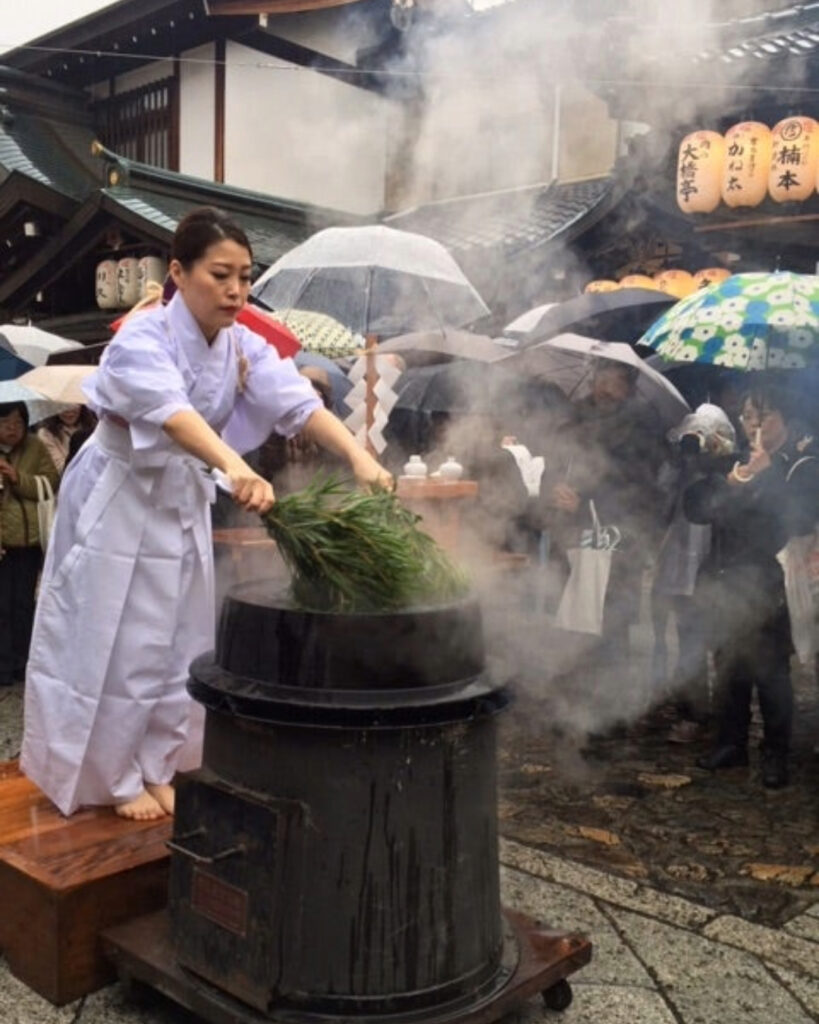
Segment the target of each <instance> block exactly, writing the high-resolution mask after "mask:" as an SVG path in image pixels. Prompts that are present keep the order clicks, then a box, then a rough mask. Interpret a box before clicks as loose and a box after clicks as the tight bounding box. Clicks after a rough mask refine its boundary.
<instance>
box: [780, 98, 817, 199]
mask: <svg viewBox="0 0 819 1024" xmlns="http://www.w3.org/2000/svg"><path fill="white" fill-rule="evenodd" d="M771 140H772V146H773V153H772V155H771V169H770V175H769V177H768V192H769V194H770V197H771V199H773V200H774V201H775V202H777V203H792V202H802V201H803V200H805V199H809V198H810V197H811V195H813V191H814V189H815V188H816V173H817V166H819V124H817V122H816V121H814V119H813V118H812V117H786V118H785V119H784V120H783V121H780V122H779V123H778V124H777V125H775V126H774V129H773V131H772V132H771Z"/></svg>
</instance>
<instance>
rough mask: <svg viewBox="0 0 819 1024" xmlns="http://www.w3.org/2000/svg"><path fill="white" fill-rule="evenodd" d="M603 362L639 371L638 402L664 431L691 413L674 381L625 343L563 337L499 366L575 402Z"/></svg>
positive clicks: (569, 335)
mask: <svg viewBox="0 0 819 1024" xmlns="http://www.w3.org/2000/svg"><path fill="white" fill-rule="evenodd" d="M600 359H606V360H611V361H613V362H617V363H625V364H626V365H627V366H631V367H634V369H636V370H637V384H636V394H637V399H638V400H639V401H641V402H643V403H645V404H647V405H649V406H651V407H652V408H653V409H654V410H655V412H656V413H657V415H658V417H659V419H660V420H661V422H662V423H663V424H664V426H665V427H667V428H668V427H672V426H673V425H674V424H675V423H678V422H679V421H680V420H681V419H682V417H683V416H685V415H686V413H688V412H690V411H691V409H690V408H689V405H688V403H687V402H686V400H685V399H684V398H683V396H682V395H681V394H680V393H679V391H678V390H677V389H676V388H675V387H674V385H673V384H672V383H671V381H669V380H668V379H667V378H666V377H663V376H662V374H660V373H657V371H656V370H654V369H652V368H651V367H650V366H647V365H646V363H645V361H644V360H643V359H641V358H640V356H638V355H637V353H636V352H635V351H634V349H633V348H632V347H631V346H630V345H626V344H625V343H624V342H617V341H596V340H595V339H593V338H584V337H582V336H581V335H579V334H561V335H559V336H558V337H556V338H550V339H549V340H548V341H543V342H541V343H540V344H539V345H532V346H531V347H529V348H526V349H521V350H519V351H516V352H513V353H511V355H508V356H507V357H506V358H505V359H504V360H503V361H502V362H501V363H500V364H499V366H500V367H501V368H505V369H509V370H514V371H516V372H517V373H526V374H530V375H532V376H533V377H535V378H540V379H542V380H548V381H551V382H552V383H554V384H557V385H558V387H560V388H561V390H562V391H563V392H564V393H565V394H566V396H567V397H568V398H570V399H575V398H580V397H582V396H583V395H584V394H585V393H586V391H587V390H588V388H589V387H590V386H591V382H592V378H593V376H594V369H595V365H596V364H597V361H598V360H600Z"/></svg>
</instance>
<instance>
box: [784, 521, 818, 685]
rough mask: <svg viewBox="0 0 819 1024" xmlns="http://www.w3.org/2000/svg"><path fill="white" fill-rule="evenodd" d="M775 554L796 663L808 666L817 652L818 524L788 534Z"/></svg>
mask: <svg viewBox="0 0 819 1024" xmlns="http://www.w3.org/2000/svg"><path fill="white" fill-rule="evenodd" d="M777 558H778V559H779V561H780V563H781V565H782V568H783V570H784V573H785V598H786V600H787V603H788V616H789V618H790V620H791V637H792V639H793V646H794V648H795V650H796V655H797V657H798V658H799V661H800V663H801V664H802V665H807V666H811V665H812V664H813V660H814V658H815V657H816V654H817V653H819V525H817V527H816V529H815V530H814V531H813V533H808V534H805V535H804V536H802V537H791V539H790V540H789V541H788V543H787V544H786V545H785V547H784V548H782V550H781V551H780V552H779V554H778V555H777Z"/></svg>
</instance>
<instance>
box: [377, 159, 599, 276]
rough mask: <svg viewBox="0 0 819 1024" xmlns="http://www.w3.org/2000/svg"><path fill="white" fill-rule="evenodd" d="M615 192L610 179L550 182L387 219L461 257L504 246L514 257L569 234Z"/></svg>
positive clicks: (426, 207)
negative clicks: (428, 237)
mask: <svg viewBox="0 0 819 1024" xmlns="http://www.w3.org/2000/svg"><path fill="white" fill-rule="evenodd" d="M613 190H614V180H613V179H612V178H610V177H602V178H593V179H590V180H587V181H577V182H558V181H554V182H550V183H548V184H542V185H536V186H533V187H528V188H518V189H510V190H504V191H501V192H488V193H484V194H481V195H474V196H466V197H460V198H456V199H446V200H439V201H437V202H432V203H426V204H425V205H423V206H417V207H415V208H414V209H411V210H407V211H405V212H402V213H398V214H393V215H392V216H390V217H387V218H386V221H385V222H386V223H387V224H389V225H390V226H391V227H394V228H401V229H403V230H405V231H415V232H417V233H418V234H422V235H429V236H430V237H431V238H434V239H436V241H438V242H441V243H442V244H443V245H445V246H446V247H447V248H448V249H449V250H450V251H451V252H452V253H453V255H455V257H456V259H457V258H459V257H460V256H463V255H465V254H470V255H471V254H473V253H475V252H476V251H480V250H486V249H496V248H499V247H500V248H502V249H503V250H504V251H505V252H506V253H507V254H508V255H514V254H517V253H520V252H523V251H525V250H529V249H532V248H534V247H536V246H539V245H543V244H544V243H547V242H552V241H554V240H555V239H557V238H558V237H563V236H568V235H570V234H571V233H572V229H578V228H581V226H582V223H583V222H584V221H585V220H586V218H587V217H588V216H589V215H590V214H592V212H593V211H595V209H596V208H597V207H599V206H602V205H604V203H605V200H606V199H607V197H609V196H610V195H611V193H612V192H613Z"/></svg>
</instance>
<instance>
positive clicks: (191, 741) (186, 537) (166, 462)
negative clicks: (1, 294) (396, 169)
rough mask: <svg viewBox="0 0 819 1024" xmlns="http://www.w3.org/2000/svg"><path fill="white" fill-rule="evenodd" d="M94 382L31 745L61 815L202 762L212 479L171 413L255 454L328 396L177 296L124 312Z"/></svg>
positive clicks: (53, 553)
mask: <svg viewBox="0 0 819 1024" xmlns="http://www.w3.org/2000/svg"><path fill="white" fill-rule="evenodd" d="M240 354H242V355H243V356H244V357H245V359H246V360H247V362H248V366H249V371H248V374H247V380H246V383H245V386H244V388H243V390H241V391H240V390H239V365H238V364H239V355H240ZM86 390H87V393H88V396H89V399H90V402H91V405H92V407H93V408H94V409H95V410H96V411H97V412H98V413H99V415H100V417H101V418H100V424H99V426H98V427H97V429H96V431H95V432H94V434H93V435H92V437H91V439H90V440H89V441H88V442H87V443H86V444H85V445H84V446H83V448H82V450H81V451H80V452H79V453H78V455H77V456H76V457H75V459H74V460H73V462H72V463H71V464H70V465H69V467H68V470H67V471H66V474H65V476H64V478H63V482H62V485H61V488H60V495H59V503H58V509H57V518H56V522H55V525H54V530H53V532H52V536H51V541H50V545H49V550H48V554H47V556H46V562H45V566H44V569H43V576H42V580H41V584H40V596H39V600H38V605H37V614H36V617H35V623H34V633H33V636H32V641H31V651H30V655H29V662H28V672H27V676H26V689H25V728H24V737H23V748H22V754H21V757H20V767H21V769H22V771H23V772H24V773H25V774H26V775H27V776H28V777H29V778H30V779H32V781H34V782H35V783H36V784H37V785H38V786H39V787H40V788H41V789H42V790H43V792H44V793H46V795H47V796H48V797H50V799H51V800H53V801H54V803H55V804H56V805H57V807H58V808H59V809H60V810H61V811H62V813H63V814H71V813H72V812H73V811H75V810H76V809H77V808H78V807H80V806H83V805H95V804H111V803H121V802H123V801H126V800H132V799H134V798H135V797H136V796H138V795H139V793H140V792H141V791H142V789H143V788H144V785H145V783H153V784H161V783H168V782H170V781H171V779H172V778H173V775H174V773H175V771H176V770H177V769H180V768H182V769H185V768H189V767H193V766H195V764H196V763H198V758H199V754H200V751H201V739H202V728H201V726H202V719H203V715H202V712H201V708H199V706H198V705H196V704H195V702H194V701H192V700H191V698H190V697H189V696H188V693H187V690H186V682H187V678H188V668H189V666H190V663H191V661H192V660H193V659H194V658H195V657H197V656H198V655H200V654H202V653H204V652H205V651H208V650H210V649H212V647H213V644H214V617H215V609H214V585H213V553H212V543H211V531H210V510H209V507H208V506H209V502H210V501H212V500H213V496H214V495H213V484H212V483H211V481H210V479H209V477H208V476H207V475H206V473H205V469H206V467H205V466H204V465H203V463H201V462H200V461H199V460H197V459H195V458H194V457H192V456H190V455H188V454H187V453H186V452H184V451H183V449H181V448H180V447H179V446H178V445H176V444H175V443H174V442H173V441H171V439H170V438H169V437H168V436H167V434H165V432H164V431H163V429H162V426H163V424H164V423H165V422H166V421H167V420H168V418H169V417H170V416H172V415H173V414H174V413H176V412H179V411H181V410H183V409H194V410H195V411H196V412H198V413H199V414H200V415H201V416H202V417H203V418H204V419H205V420H206V421H207V422H208V423H209V424H210V425H211V426H212V427H213V428H214V429H215V430H216V431H218V432H220V433H221V434H222V436H223V437H224V439H225V440H226V441H227V443H228V444H230V445H231V446H232V447H234V448H235V449H236V450H237V451H239V452H245V451H249V450H250V449H252V448H255V447H257V446H258V445H259V444H261V443H262V442H263V441H264V440H265V439H266V438H267V437H268V436H269V434H270V433H272V432H273V431H274V430H275V431H277V432H278V433H280V434H283V435H284V436H286V437H290V436H292V435H293V434H295V433H297V432H298V431H299V430H301V429H302V427H303V426H304V424H305V423H306V421H307V419H308V418H309V417H310V415H311V414H312V413H313V411H314V410H315V409H317V408H319V407H320V404H321V403H320V401H319V399H318V398H317V396H316V395H315V392H314V391H313V388H312V387H311V385H310V383H309V382H308V381H307V380H306V379H305V378H304V377H302V376H300V374H299V373H298V371H297V370H296V368H295V366H294V365H293V363H292V361H291V360H289V359H288V360H281V359H280V358H279V356H278V355H277V353H276V351H275V349H273V348H271V347H270V346H269V345H267V344H266V342H264V341H263V339H261V338H259V337H258V336H257V335H254V334H252V333H250V332H249V331H247V330H245V329H244V328H242V327H238V326H237V327H233V328H231V329H229V330H223V331H220V333H219V334H218V335H217V337H216V339H215V340H214V342H213V344H212V345H210V346H209V345H208V344H207V342H206V341H205V338H204V337H203V335H202V333H201V331H200V330H199V328H198V326H197V324H196V322H195V320H194V319H193V317H192V316H191V314H190V312H189V311H188V308H187V306H186V305H185V303H184V300H183V299H182V297H181V295H176V296H175V297H174V298H173V300H172V301H171V302H170V304H169V305H168V306H167V307H165V308H162V309H158V310H152V311H150V312H148V313H143V314H139V315H138V316H136V317H134V318H133V319H132V320H130V321H128V322H127V323H126V324H124V325H123V327H122V328H121V329H120V331H119V332H118V334H117V336H116V337H115V339H114V340H113V341H112V342H111V344H110V346H109V348H108V350H107V351H106V353H105V356H104V358H103V362H102V364H101V366H100V368H99V371H98V372H97V373H96V374H94V375H93V376H92V377H91V378H89V381H88V382H87V385H86Z"/></svg>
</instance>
